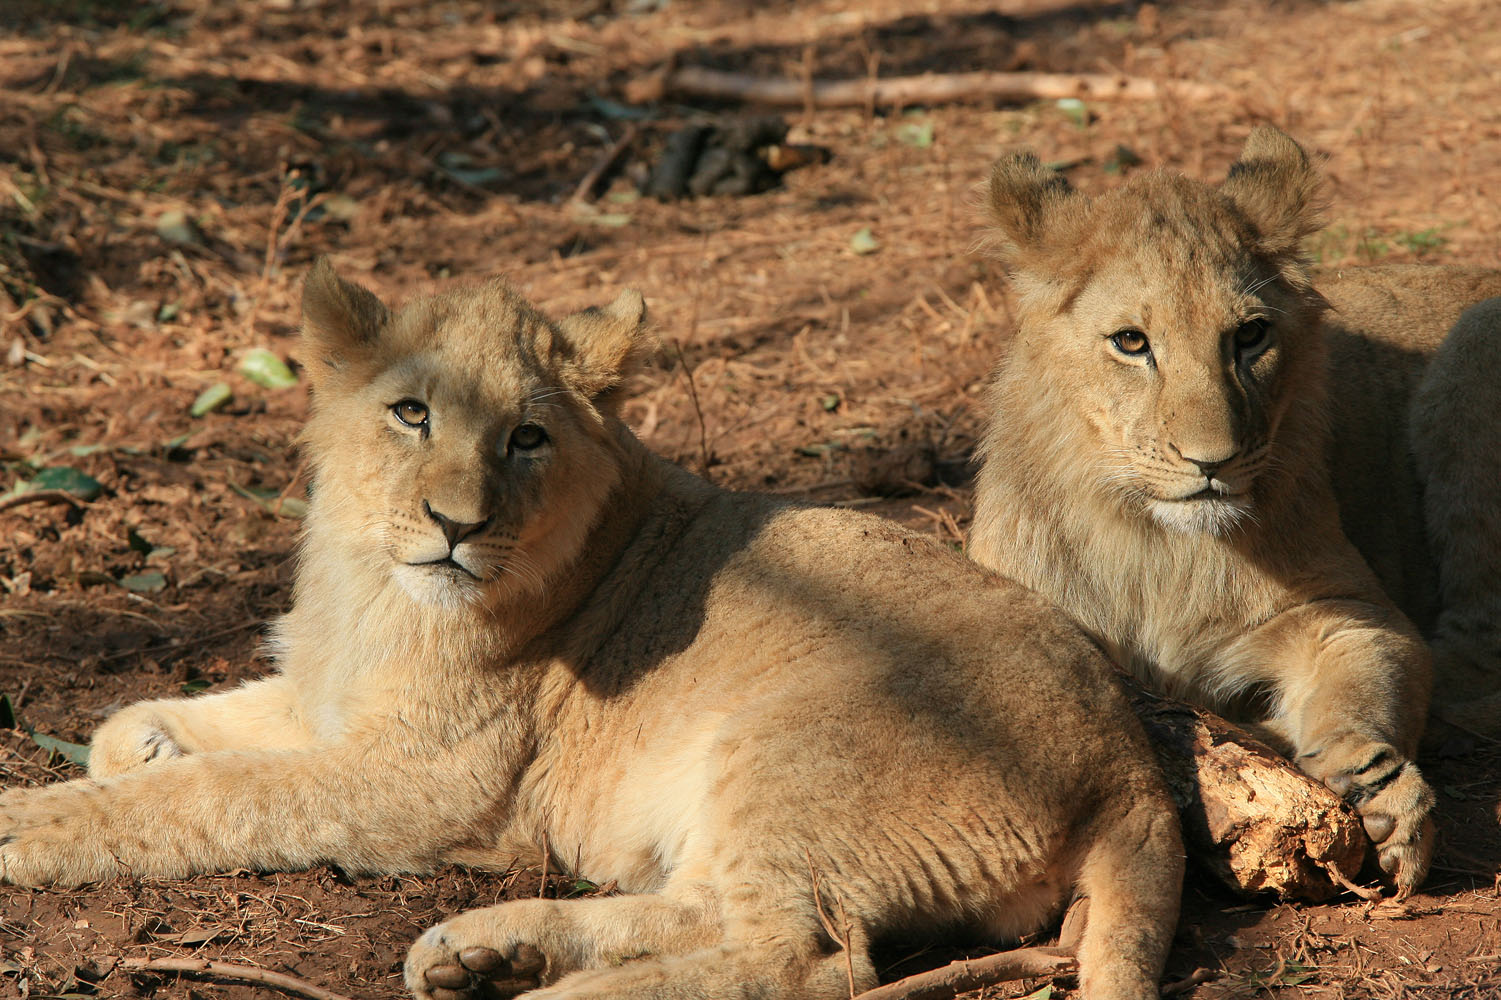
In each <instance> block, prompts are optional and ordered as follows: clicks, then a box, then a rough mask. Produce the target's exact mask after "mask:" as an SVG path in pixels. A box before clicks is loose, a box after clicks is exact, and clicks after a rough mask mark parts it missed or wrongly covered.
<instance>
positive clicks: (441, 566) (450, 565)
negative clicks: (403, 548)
mask: <svg viewBox="0 0 1501 1000" xmlns="http://www.w3.org/2000/svg"><path fill="white" fill-rule="evenodd" d="M407 565H408V566H417V567H421V568H431V569H437V570H447V571H449V572H453V571H455V570H457V571H458V572H459V573H462V574H464V575H465V576H467V577H469V578H470V579H471V580H480V579H481V577H480V575H479V574H478V573H476V572H474V570H472V569H470V568H469V567H468V566H465V565H464V564H463V563H461V562H459V561H458V560H457V559H455V558H454V557H453V556H444V557H443V558H442V559H429V560H428V561H426V562H412V563H407Z"/></svg>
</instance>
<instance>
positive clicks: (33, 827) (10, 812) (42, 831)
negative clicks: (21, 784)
mask: <svg viewBox="0 0 1501 1000" xmlns="http://www.w3.org/2000/svg"><path fill="white" fill-rule="evenodd" d="M103 819H104V802H103V797H102V795H101V794H100V789H99V786H98V785H96V784H94V783H93V782H92V781H66V782H63V783H62V784H58V785H47V786H44V787H42V788H16V789H11V790H10V791H7V792H6V793H5V794H3V795H0V881H4V882H9V883H11V884H13V885H62V886H72V885H78V884H80V883H83V882H92V881H97V880H99V879H102V878H107V877H109V876H110V875H113V874H116V873H117V872H118V871H119V865H118V864H117V863H116V862H115V861H114V859H113V858H112V857H110V856H109V855H107V854H105V853H103V852H101V851H99V850H98V849H97V846H96V833H97V830H98V828H99V826H100V824H101V823H102V821H103Z"/></svg>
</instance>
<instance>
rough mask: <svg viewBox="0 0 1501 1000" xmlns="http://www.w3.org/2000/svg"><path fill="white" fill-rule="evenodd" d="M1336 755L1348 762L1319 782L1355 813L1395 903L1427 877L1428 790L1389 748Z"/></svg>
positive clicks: (1409, 765) (1375, 745) (1381, 745)
mask: <svg viewBox="0 0 1501 1000" xmlns="http://www.w3.org/2000/svg"><path fill="white" fill-rule="evenodd" d="M1341 756H1343V757H1345V759H1347V760H1350V761H1353V763H1351V764H1349V765H1348V766H1345V767H1342V768H1337V769H1335V770H1333V771H1332V772H1331V773H1328V774H1325V775H1324V776H1323V780H1324V783H1325V784H1326V785H1328V786H1329V787H1330V788H1331V789H1333V790H1334V792H1335V794H1337V795H1339V796H1340V797H1342V798H1343V799H1344V800H1345V801H1346V802H1348V803H1350V805H1352V806H1353V807H1354V808H1355V811H1356V812H1358V813H1360V818H1361V821H1362V822H1363V823H1364V825H1365V831H1366V836H1368V837H1370V838H1371V843H1373V844H1374V845H1376V858H1377V860H1378V861H1379V862H1380V864H1381V868H1382V870H1383V871H1385V872H1386V873H1387V874H1388V875H1389V876H1391V879H1392V882H1393V883H1394V884H1395V885H1396V888H1397V898H1398V899H1403V898H1406V897H1407V896H1409V895H1411V894H1412V891H1413V890H1414V889H1416V888H1417V887H1418V886H1419V885H1420V884H1421V883H1422V881H1423V878H1424V876H1426V875H1427V874H1428V864H1429V861H1430V860H1432V857H1433V839H1434V828H1433V820H1432V819H1430V818H1429V815H1428V814H1429V813H1430V812H1431V811H1432V809H1433V806H1434V802H1435V799H1434V795H1433V790H1432V789H1431V788H1429V787H1428V783H1427V782H1426V781H1424V780H1423V776H1422V775H1421V774H1420V773H1418V768H1417V765H1416V764H1414V763H1413V762H1412V761H1410V760H1408V759H1407V758H1405V757H1403V756H1402V755H1401V753H1399V752H1398V751H1397V749H1396V747H1393V746H1391V745H1390V744H1386V743H1369V744H1366V745H1365V746H1363V747H1360V748H1358V749H1357V750H1356V753H1346V754H1342V755H1341Z"/></svg>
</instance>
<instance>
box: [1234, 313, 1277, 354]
mask: <svg viewBox="0 0 1501 1000" xmlns="http://www.w3.org/2000/svg"><path fill="white" fill-rule="evenodd" d="M1271 332H1272V325H1271V324H1270V323H1268V322H1267V321H1266V320H1264V319H1253V320H1248V321H1246V322H1244V323H1242V324H1241V325H1240V326H1238V327H1236V328H1235V350H1236V351H1237V352H1239V353H1241V354H1251V353H1254V352H1256V351H1259V350H1261V349H1262V348H1264V347H1266V345H1267V341H1269V340H1270V339H1271Z"/></svg>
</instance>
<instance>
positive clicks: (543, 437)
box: [511, 424, 547, 451]
mask: <svg viewBox="0 0 1501 1000" xmlns="http://www.w3.org/2000/svg"><path fill="white" fill-rule="evenodd" d="M546 441H547V432H546V431H544V430H543V429H542V428H540V427H538V426H537V425H536V424H522V425H521V426H519V427H517V428H516V429H515V430H514V431H512V432H511V447H512V448H513V449H514V450H516V451H534V450H536V449H537V448H540V447H542V445H543V444H544V443H546Z"/></svg>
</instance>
